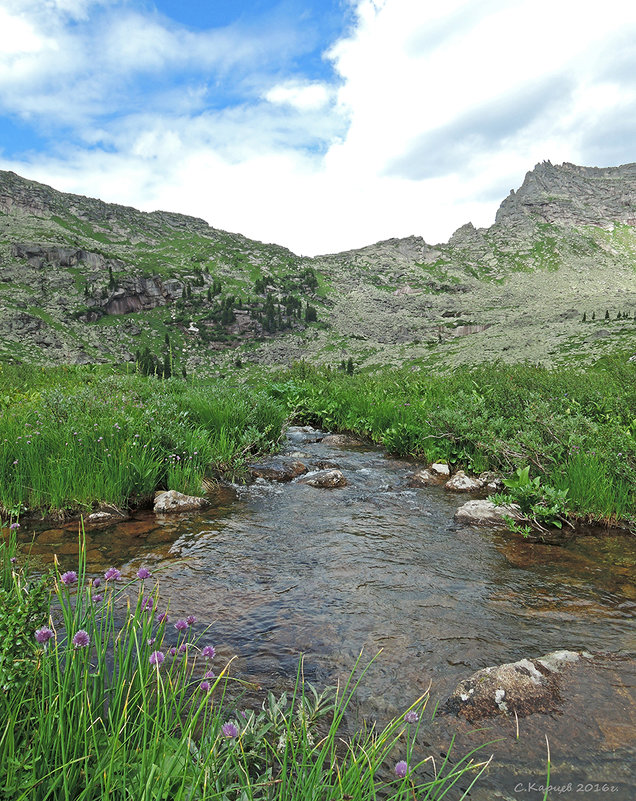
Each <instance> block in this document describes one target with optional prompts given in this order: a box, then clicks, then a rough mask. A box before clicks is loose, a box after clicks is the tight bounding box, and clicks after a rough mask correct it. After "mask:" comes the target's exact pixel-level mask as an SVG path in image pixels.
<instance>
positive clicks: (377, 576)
mask: <svg viewBox="0 0 636 801" xmlns="http://www.w3.org/2000/svg"><path fill="white" fill-rule="evenodd" d="M288 436H289V438H290V439H289V441H288V443H287V447H286V452H287V454H288V455H291V454H292V453H293V454H294V458H297V459H299V460H301V461H304V462H305V463H306V464H308V465H315V464H316V463H317V462H318V461H320V460H324V459H330V460H332V461H334V462H336V463H337V464H338V466H339V467H340V469H341V470H342V471H343V473H344V474H345V475H346V477H347V481H348V484H347V486H346V487H343V488H338V489H333V490H327V489H316V488H313V487H310V486H307V485H304V484H301V483H297V482H292V483H289V484H278V483H274V482H266V481H263V480H258V481H257V482H256V483H254V484H252V485H250V486H246V487H225V488H220V489H219V490H218V492H217V494H216V498H215V500H216V502H215V504H214V505H213V506H212V507H211V508H210V509H208V510H206V511H204V512H202V513H196V514H189V515H182V516H164V517H154V516H153V515H152V514H150V513H142V514H138V515H137V516H135V517H134V518H133V519H131V520H129V521H126V522H123V523H121V524H119V525H117V526H112V527H108V528H93V529H92V530H91V529H89V530H88V531H87V548H88V552H87V558H88V569H89V570H90V571H91V572H93V573H95V574H99V573H101V572H103V571H104V569H106V568H107V567H109V566H111V565H115V566H117V567H120V568H121V569H122V572H123V573H124V575H129V576H133V575H134V573H135V572H136V570H137V569H138V568H139V566H141V565H142V564H143V565H145V566H146V567H149V568H150V569H151V570H155V571H156V570H157V569H158V568H161V572H160V587H161V594H162V597H163V598H170V609H171V615H172V616H173V617H175V616H181V615H187V614H190V613H193V614H196V616H197V618H198V620H199V621H200V625H201V626H202V625H203V624H205V625H207V624H212V628H211V630H210V635H209V637H208V638H206V641H208V640H209V641H212V642H214V644H215V645H216V646H217V651H218V652H219V654H220V655H221V657H230V656H231V655H234V654H237V655H238V657H239V658H238V660H237V663H236V671H235V672H238V673H239V674H240V675H241V676H243V677H249V678H250V679H252V680H253V681H255V682H256V683H258V684H260V685H262V686H263V687H264V688H271V689H274V690H280V689H282V688H284V687H289V686H290V683H291V682H292V681H293V678H294V676H295V674H296V669H297V665H298V659H299V656H300V655H301V654H305V675H306V676H307V677H308V678H309V679H310V680H311V681H313V682H315V683H317V684H318V685H325V684H329V683H334V682H335V680H336V679H337V678H339V677H340V678H342V677H344V676H346V675H347V674H348V672H349V670H350V669H351V667H352V665H353V663H354V660H355V658H356V657H357V656H358V654H359V652H360V650H361V649H363V648H364V653H365V655H366V657H368V658H371V657H372V656H373V655H375V654H376V653H377V652H378V651H379V650H380V649H382V653H381V655H380V656H379V657H378V659H377V660H376V661H375V663H374V664H373V666H372V667H371V669H370V671H369V672H368V674H367V675H366V676H365V678H364V681H363V683H362V685H361V687H360V691H359V693H358V696H357V701H356V706H355V708H354V709H353V710H352V715H351V716H350V717H351V720H350V723H351V725H352V726H355V725H356V722H358V723H359V722H360V720H361V719H362V718H365V719H374V720H378V721H380V722H382V723H384V722H386V721H387V720H388V719H389V718H391V717H392V716H394V715H396V714H398V713H399V712H401V711H403V710H404V709H405V708H406V707H407V706H408V705H410V703H411V702H412V701H414V700H415V699H416V698H417V697H418V696H419V695H421V694H422V693H423V692H424V691H425V690H426V688H427V687H428V686H429V684H431V683H432V686H431V703H430V704H429V707H428V708H427V709H428V712H432V710H433V707H434V703H435V701H436V700H439V699H441V700H443V699H444V698H446V697H447V696H448V695H449V694H450V693H451V692H452V691H453V689H454V688H455V686H456V684H457V682H458V681H459V680H460V679H462V678H467V677H468V676H470V675H471V674H472V673H473V672H474V671H476V670H478V669H480V668H483V667H486V666H489V665H498V664H501V663H504V662H514V661H516V660H518V659H520V658H522V657H529V658H533V657H538V656H541V655H543V654H546V653H548V652H550V651H554V650H557V649H563V648H567V649H572V650H581V649H586V650H588V651H591V652H593V653H594V654H596V655H597V656H596V658H595V660H594V661H593V663H592V664H584V665H579V666H577V667H575V668H573V669H572V670H571V671H570V672H569V674H568V675H567V677H565V678H564V681H563V690H562V703H561V704H560V706H559V708H558V710H557V711H556V712H555V713H553V714H552V715H545V714H535V715H532V716H530V717H527V718H523V719H519V721H518V724H517V722H516V721H515V720H514V718H504V717H502V718H498V719H496V720H490V721H485V722H484V723H483V724H482V726H476V725H470V724H468V723H467V722H465V721H463V720H459V719H457V718H456V717H454V716H450V715H439V714H438V715H436V717H435V720H434V721H433V722H430V723H428V724H427V725H426V726H425V727H423V728H422V735H423V739H424V744H423V748H424V749H427V752H426V751H423V752H422V755H423V756H426V755H427V753H430V754H431V755H433V756H434V757H435V759H437V760H439V758H440V752H444V751H445V749H446V747H447V746H448V743H449V741H450V738H451V737H452V736H453V735H456V736H457V742H456V745H455V746H454V749H453V753H457V754H461V753H463V752H465V751H466V750H468V749H469V748H471V747H474V746H475V745H478V744H479V743H480V742H486V741H490V740H498V742H496V743H495V744H493V745H491V746H489V747H488V748H487V749H486V753H487V754H490V753H493V754H494V759H493V762H492V764H491V766H490V767H489V769H488V772H487V775H486V776H485V777H483V778H482V780H481V781H480V783H479V785H478V786H477V785H476V786H475V788H474V789H473V790H472V791H471V795H470V798H473V799H479V800H480V801H481V799H483V800H484V801H485V800H486V799H497V798H502V799H535V798H543V792H542V791H541V790H540V787H541V786H542V785H544V784H545V766H546V736H547V738H548V741H549V744H550V751H551V761H552V775H551V781H550V783H551V784H552V785H553V786H557V787H558V789H559V792H555V793H554V794H551V796H550V797H555V798H556V797H559V798H584V797H587V798H606V797H607V798H613V799H619V800H620V801H632V800H633V799H634V798H635V797H636V782H635V781H634V775H633V767H632V766H633V763H634V756H635V754H636V698H635V695H634V686H635V684H636V681H635V679H636V669H635V667H634V664H635V663H634V660H633V656H634V653H635V651H636V642H635V638H634V632H635V627H634V621H633V615H634V610H635V609H636V583H635V579H636V542H635V538H633V537H629V536H626V535H618V534H616V535H615V536H613V535H610V534H605V535H604V536H591V535H590V536H582V537H579V538H577V539H576V540H574V541H573V542H571V543H569V544H568V545H567V546H565V547H556V546H549V545H537V544H531V543H527V542H525V541H524V540H523V539H522V538H520V537H518V536H516V535H511V534H508V533H504V532H495V531H490V530H480V529H476V528H471V527H465V528H459V527H457V526H456V525H455V524H454V523H453V515H454V512H455V510H456V509H457V507H458V506H460V505H461V504H462V503H463V502H464V501H465V500H466V497H465V496H461V495H455V494H451V493H448V492H445V491H444V490H443V489H441V488H437V487H432V488H425V489H411V488H409V487H408V478H409V476H410V474H411V473H412V472H413V469H414V466H413V465H412V464H410V463H408V462H406V461H399V460H395V459H392V458H390V457H388V456H386V455H385V454H383V453H382V452H381V451H379V450H378V449H374V448H370V447H364V446H358V447H356V446H348V447H337V446H334V445H327V444H324V443H322V442H314V441H312V440H314V439H316V436H317V435H316V434H314V433H312V432H303V431H301V430H298V429H292V430H290V433H289V435H288ZM76 529H77V525H76V524H75V526H73V527H68V526H66V527H62V528H55V529H51V528H50V527H49V528H47V529H46V530H42V529H41V527H40V529H39V530H38V531H37V532H36V533H37V536H36V538H35V544H34V551H35V552H36V553H40V554H43V555H45V556H46V555H50V554H52V553H53V552H55V553H57V554H59V556H60V560H61V562H62V564H63V565H64V566H65V567H66V566H68V567H69V568H70V567H72V565H73V563H74V558H75V554H76V551H77V543H76V537H75V534H74V533H73V531H76ZM517 725H518V730H517ZM568 786H569V787H568ZM459 795H461V793H458V795H457V797H459ZM453 797H454V796H453V795H452V793H451V794H449V795H448V796H447V798H449V799H450V798H453Z"/></svg>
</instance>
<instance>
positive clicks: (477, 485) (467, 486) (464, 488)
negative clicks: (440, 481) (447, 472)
mask: <svg viewBox="0 0 636 801" xmlns="http://www.w3.org/2000/svg"><path fill="white" fill-rule="evenodd" d="M483 486H484V485H483V482H482V481H481V479H479V478H471V476H467V475H466V473H464V471H463V470H458V471H457V472H456V473H455V475H454V476H453V477H452V478H451V479H450V481H447V482H446V484H444V489H447V490H450V491H451V492H475V491H476V490H480V489H481V488H482V487H483Z"/></svg>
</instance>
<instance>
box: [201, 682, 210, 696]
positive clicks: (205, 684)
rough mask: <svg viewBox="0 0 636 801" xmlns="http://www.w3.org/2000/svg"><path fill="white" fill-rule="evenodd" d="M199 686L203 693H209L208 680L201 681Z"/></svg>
mask: <svg viewBox="0 0 636 801" xmlns="http://www.w3.org/2000/svg"><path fill="white" fill-rule="evenodd" d="M199 687H200V688H201V689H202V690H203V692H204V693H209V692H210V682H209V681H202V682H201V684H199Z"/></svg>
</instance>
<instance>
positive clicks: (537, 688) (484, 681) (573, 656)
mask: <svg viewBox="0 0 636 801" xmlns="http://www.w3.org/2000/svg"><path fill="white" fill-rule="evenodd" d="M592 658H593V657H592V654H590V653H588V652H587V651H565V650H564V651H553V652H552V653H549V654H546V655H545V656H542V657H539V658H538V659H520V660H519V661H518V662H511V663H508V664H505V665H498V666H495V667H487V668H483V670H478V671H477V672H476V673H473V675H472V676H470V678H468V679H464V680H463V681H460V682H459V684H458V685H457V687H456V688H455V691H454V692H453V694H452V695H451V696H450V698H449V699H448V700H447V701H446V703H445V704H444V706H443V711H444V712H447V713H452V714H455V715H458V716H459V717H463V718H466V720H468V721H469V722H471V723H475V722H476V721H479V720H482V719H483V718H492V717H495V716H496V715H501V714H509V715H514V714H515V712H516V713H517V715H518V716H519V717H524V716H526V715H532V714H534V713H536V712H543V713H549V712H552V711H554V710H555V709H556V708H557V707H558V705H559V704H560V702H561V684H562V679H563V676H564V674H566V673H567V671H568V669H569V668H570V667H571V666H572V665H574V664H575V663H577V662H579V661H580V660H581V659H586V660H587V659H592Z"/></svg>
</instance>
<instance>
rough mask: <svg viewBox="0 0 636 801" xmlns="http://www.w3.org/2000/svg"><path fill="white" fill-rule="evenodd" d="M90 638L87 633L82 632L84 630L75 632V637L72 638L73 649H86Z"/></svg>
mask: <svg viewBox="0 0 636 801" xmlns="http://www.w3.org/2000/svg"><path fill="white" fill-rule="evenodd" d="M90 641H91V638H90V637H89V636H88V632H87V631H84V629H80V630H79V631H78V632H76V634H75V636H74V637H73V647H74V648H76V649H77V648H88V645H89V644H90Z"/></svg>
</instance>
